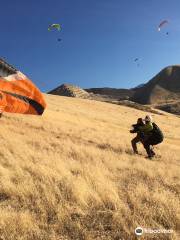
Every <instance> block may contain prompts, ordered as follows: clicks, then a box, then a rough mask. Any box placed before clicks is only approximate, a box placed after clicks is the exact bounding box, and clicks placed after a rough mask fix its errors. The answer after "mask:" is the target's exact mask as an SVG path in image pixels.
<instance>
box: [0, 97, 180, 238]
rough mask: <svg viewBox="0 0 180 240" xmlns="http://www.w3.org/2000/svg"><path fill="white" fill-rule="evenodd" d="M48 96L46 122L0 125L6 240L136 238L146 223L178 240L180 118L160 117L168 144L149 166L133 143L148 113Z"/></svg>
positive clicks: (0, 201) (11, 120)
mask: <svg viewBox="0 0 180 240" xmlns="http://www.w3.org/2000/svg"><path fill="white" fill-rule="evenodd" d="M46 99H47V102H48V109H47V111H45V114H44V115H43V116H42V117H35V116H23V115H15V114H14V115H10V114H5V116H4V117H3V118H2V119H1V120H0V121H1V125H0V128H1V140H0V141H1V144H0V155H1V158H0V236H1V238H2V239H6V240H10V239H16V240H20V239H23V240H26V239H27V240H31V239H36V240H57V239H58V240H59V239H68V240H70V239H74V240H77V239H78V240H79V239H80V240H81V239H85V240H95V239H98V240H99V239H106V240H109V239H112V240H114V239H125V240H127V239H131V240H133V239H134V240H135V239H136V237H135V235H134V229H135V228H136V227H137V226H142V227H146V228H158V229H159V228H162V229H164V228H165V229H173V230H174V233H173V234H166V235H164V234H162V235H160V234H159V235H158V239H174V240H175V239H176V240H177V239H178V235H177V234H178V232H177V228H178V221H179V215H178V206H179V201H178V191H179V179H180V174H179V169H178V166H179V160H180V159H179V156H180V138H179V136H180V119H179V118H176V117H174V116H172V115H170V114H167V115H166V116H160V115H154V118H155V120H156V122H157V123H158V125H160V127H161V128H162V129H163V131H164V133H165V136H166V139H165V142H164V143H163V144H161V145H160V146H158V147H157V149H156V152H157V153H158V154H159V155H161V157H158V158H157V159H155V160H154V161H149V160H147V159H145V158H144V157H143V156H134V155H132V152H131V146H130V140H131V138H132V137H133V136H132V135H131V134H130V133H129V128H130V125H131V124H132V123H133V122H135V121H136V119H137V118H138V117H142V116H144V115H145V112H142V111H138V110H135V109H132V108H128V107H124V106H118V105H113V104H108V103H103V102H96V101H92V100H91V101H90V100H82V99H76V98H66V97H58V96H52V95H46ZM139 147H140V152H142V153H143V154H144V149H143V148H142V147H141V146H139ZM141 239H143V240H144V239H147V237H146V236H145V235H144V237H142V238H141Z"/></svg>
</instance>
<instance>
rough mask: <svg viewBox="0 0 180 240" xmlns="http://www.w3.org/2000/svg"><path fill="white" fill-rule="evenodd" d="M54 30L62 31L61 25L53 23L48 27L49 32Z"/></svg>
mask: <svg viewBox="0 0 180 240" xmlns="http://www.w3.org/2000/svg"><path fill="white" fill-rule="evenodd" d="M52 29H57V30H58V31H60V29H61V26H60V24H59V23H53V24H51V25H50V26H49V27H48V31H51V30H52Z"/></svg>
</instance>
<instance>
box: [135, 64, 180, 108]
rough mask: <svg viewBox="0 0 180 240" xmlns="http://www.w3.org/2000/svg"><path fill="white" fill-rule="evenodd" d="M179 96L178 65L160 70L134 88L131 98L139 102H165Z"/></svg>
mask: <svg viewBox="0 0 180 240" xmlns="http://www.w3.org/2000/svg"><path fill="white" fill-rule="evenodd" d="M179 98H180V65H175V66H169V67H166V68H164V69H163V70H162V71H160V72H159V73H158V74H157V75H156V76H155V77H153V78H152V79H151V80H150V81H149V82H148V83H146V84H145V85H144V86H142V87H140V88H136V89H135V93H134V95H133V96H132V98H131V100H132V101H134V102H138V103H141V104H159V103H167V102H169V101H172V100H178V99H179Z"/></svg>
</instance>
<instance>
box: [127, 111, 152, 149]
mask: <svg viewBox="0 0 180 240" xmlns="http://www.w3.org/2000/svg"><path fill="white" fill-rule="evenodd" d="M132 127H133V130H130V133H137V136H136V137H135V138H133V139H132V140H131V145H132V148H133V152H134V153H135V154H138V150H137V143H138V142H141V143H142V144H143V145H144V142H145V141H146V140H147V139H148V138H149V136H150V135H151V132H152V130H153V126H152V117H151V116H149V115H147V116H146V117H145V119H144V120H143V119H142V118H138V120H137V124H133V125H132Z"/></svg>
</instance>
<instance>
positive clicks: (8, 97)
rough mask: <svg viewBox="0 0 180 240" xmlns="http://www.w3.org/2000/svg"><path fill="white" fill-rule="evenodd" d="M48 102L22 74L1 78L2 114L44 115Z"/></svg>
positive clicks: (0, 97)
mask: <svg viewBox="0 0 180 240" xmlns="http://www.w3.org/2000/svg"><path fill="white" fill-rule="evenodd" d="M45 108H46V102H45V100H44V97H43V95H42V93H41V92H40V90H39V89H38V88H37V87H36V86H35V85H34V84H33V83H32V82H31V81H30V80H29V79H28V78H27V77H26V76H25V75H24V74H23V73H21V72H19V71H15V72H14V73H11V74H10V75H8V76H6V77H2V76H0V114H2V112H10V113H23V114H34V115H42V114H43V112H44V109H45Z"/></svg>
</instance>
